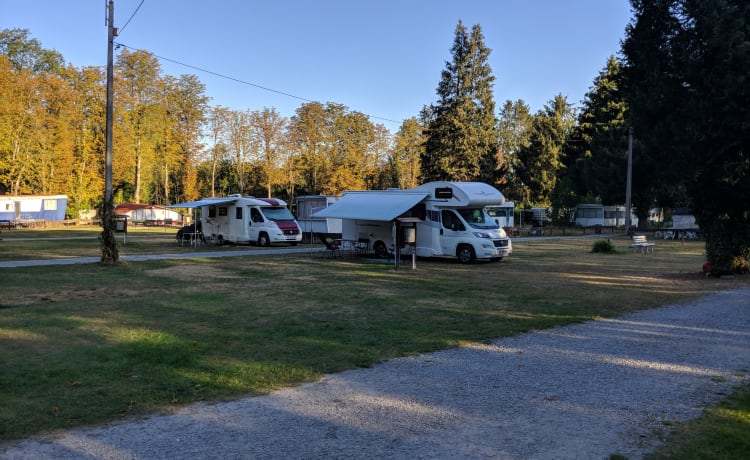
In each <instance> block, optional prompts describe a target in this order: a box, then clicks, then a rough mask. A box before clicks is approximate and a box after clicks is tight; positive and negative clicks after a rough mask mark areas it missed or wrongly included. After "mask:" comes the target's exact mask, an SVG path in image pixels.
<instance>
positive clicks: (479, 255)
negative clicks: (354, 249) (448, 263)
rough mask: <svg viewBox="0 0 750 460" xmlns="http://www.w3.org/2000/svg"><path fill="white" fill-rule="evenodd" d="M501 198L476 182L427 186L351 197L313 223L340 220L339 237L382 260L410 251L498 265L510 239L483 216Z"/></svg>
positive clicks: (346, 196) (355, 193)
mask: <svg viewBox="0 0 750 460" xmlns="http://www.w3.org/2000/svg"><path fill="white" fill-rule="evenodd" d="M504 201H505V197H504V196H503V194H502V193H500V192H499V191H498V190H497V189H495V188H494V187H492V186H490V185H488V184H484V183H481V182H429V183H427V184H424V185H420V186H418V187H415V188H412V189H408V190H385V191H352V192H347V193H345V194H344V195H343V196H342V197H341V199H340V200H338V201H337V202H336V203H334V204H332V205H330V206H329V207H328V208H326V209H324V210H322V211H319V212H318V213H316V214H315V217H325V218H340V219H342V237H343V239H344V240H349V241H352V242H354V243H357V244H360V245H366V247H367V249H368V250H370V251H372V252H374V253H375V254H376V255H378V256H381V257H384V256H387V255H389V254H391V253H394V252H397V248H400V247H401V246H404V245H408V246H412V247H414V250H415V251H416V255H417V256H420V257H456V258H458V260H459V261H460V262H461V263H471V262H473V261H474V260H476V259H488V260H500V259H502V258H503V257H506V256H508V255H510V254H511V253H512V252H513V247H512V245H511V241H510V238H508V236H507V235H506V233H505V231H504V230H503V229H502V227H501V226H500V225H498V223H497V222H496V221H495V219H493V218H492V217H490V216H489V215H488V214H487V212H486V211H485V207H486V206H493V205H501V204H503V202H504Z"/></svg>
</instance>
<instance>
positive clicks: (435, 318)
mask: <svg viewBox="0 0 750 460" xmlns="http://www.w3.org/2000/svg"><path fill="white" fill-rule="evenodd" d="M79 232H80V233H78V232H75V233H66V234H67V235H68V236H70V235H72V234H75V235H77V236H79V238H75V239H72V238H71V239H59V238H57V239H49V240H46V239H35V240H33V241H32V240H29V241H21V240H18V241H11V239H10V238H5V239H4V240H3V241H0V260H13V259H14V257H17V258H40V257H45V258H57V257H71V256H73V255H84V254H85V255H96V254H97V251H98V250H99V247H98V244H99V242H98V240H97V239H96V235H95V232H87V231H80V230H79ZM37 235H41V233H38V234H37ZM55 235H57V234H55ZM3 236H4V237H5V236H6V235H3ZM598 236H599V237H601V235H598ZM173 238H174V236H173V235H170V234H169V233H165V232H164V230H156V231H154V230H151V231H149V232H143V233H142V234H140V235H133V237H132V238H129V239H128V241H127V243H126V244H124V245H122V246H121V251H122V253H124V254H128V253H134V252H138V253H159V252H165V248H167V249H169V251H193V252H195V256H196V258H192V259H180V260H156V261H148V262H123V263H120V264H119V265H118V266H114V267H104V266H100V265H98V264H79V265H68V266H41V267H27V268H13V269H7V268H4V269H0V270H2V277H1V281H0V285H2V290H3V297H2V300H0V312H2V315H1V316H0V340H2V343H3V347H2V348H0V362H1V363H2V368H3V369H2V373H0V381H1V384H0V388H1V389H2V390H1V391H2V397H0V427H2V428H0V430H1V431H0V439H1V440H11V439H18V438H23V437H26V436H29V435H33V434H35V433H39V432H47V431H49V430H55V429H65V428H70V427H75V426H82V425H89V424H95V423H100V422H106V421H112V420H118V419H123V418H127V417H137V416H142V415H146V414H149V413H153V412H158V411H169V410H170V409H172V408H174V407H178V406H181V405H184V404H190V403H193V402H196V401H219V400H227V399H234V398H239V397H243V396H247V395H258V394H264V393H267V392H270V391H273V390H275V389H278V388H282V387H285V386H289V385H297V384H301V383H303V382H309V381H314V380H316V379H318V378H320V377H321V376H322V375H323V374H325V373H331V372H338V371H342V370H345V369H351V368H356V367H367V366H371V365H373V364H374V363H377V362H379V361H382V360H387V359H390V358H394V357H398V356H405V355H410V354H414V353H420V352H428V351H431V350H437V349H441V348H446V347H454V346H459V345H461V344H463V343H469V342H486V341H489V340H491V339H494V338H498V337H505V336H510V335H514V334H519V333H522V332H524V331H529V330H534V329H542V328H548V327H552V326H557V325H564V324H569V323H574V322H581V321H586V320H590V319H593V318H598V317H612V316H618V315H622V314H625V313H628V312H630V311H635V310H640V309H647V308H653V307H657V306H660V305H664V304H668V303H672V302H678V301H682V300H686V299H689V298H692V297H695V296H700V295H704V294H708V293H711V292H715V291H717V290H724V289H731V288H734V287H739V286H745V285H747V284H748V283H749V282H750V278H748V277H746V276H736V277H724V278H718V279H717V278H706V277H705V276H704V275H703V274H702V273H701V264H702V263H703V261H704V248H703V243H702V242H697V241H658V242H657V243H656V248H655V253H654V254H647V255H646V254H640V253H639V254H634V253H633V252H632V251H631V249H630V246H629V244H630V239H629V238H625V237H615V236H612V237H610V238H609V240H610V243H611V244H612V246H613V247H614V248H615V252H614V253H601V252H592V247H593V246H594V245H595V243H596V241H597V239H596V238H547V239H541V240H535V241H517V242H514V255H513V256H511V257H509V258H506V259H504V260H503V261H500V262H496V263H477V264H473V265H461V264H458V263H457V262H455V261H452V260H451V261H448V260H446V261H443V260H419V261H418V264H417V269H416V270H412V269H411V266H410V265H409V266H408V267H404V266H402V268H401V269H400V270H395V269H394V268H393V265H392V264H388V263H384V262H373V261H371V260H360V259H355V258H349V257H345V258H343V259H330V258H326V257H322V255H323V254H324V253H321V252H320V248H319V247H318V246H302V247H309V248H310V251H309V252H308V251H306V252H303V253H301V254H287V255H263V256H242V257H232V258H201V257H200V251H201V250H203V249H202V248H200V247H199V248H186V247H181V246H179V245H176V244H175V242H174V239H173ZM237 248H240V249H248V247H247V246H241V247H234V248H233V247H228V248H225V250H226V251H233V250H237ZM30 287H33V288H30ZM749 410H750V409H748V401H747V399H746V398H745V400H744V408H743V409H741V411H744V412H742V413H744V417H746V418H747V417H748V411H749Z"/></svg>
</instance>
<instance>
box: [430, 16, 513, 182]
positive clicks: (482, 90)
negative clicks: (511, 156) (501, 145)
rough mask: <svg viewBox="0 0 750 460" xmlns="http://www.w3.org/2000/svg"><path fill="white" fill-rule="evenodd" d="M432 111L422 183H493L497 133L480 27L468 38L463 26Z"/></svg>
mask: <svg viewBox="0 0 750 460" xmlns="http://www.w3.org/2000/svg"><path fill="white" fill-rule="evenodd" d="M451 54H452V56H453V59H452V61H451V62H446V68H445V70H443V72H442V76H441V80H440V83H439V85H438V88H437V94H438V97H439V100H438V102H437V104H435V105H433V106H432V107H431V108H430V110H425V111H424V113H426V114H429V115H428V116H429V118H428V119H427V120H426V121H427V123H426V124H427V130H426V137H427V139H426V143H425V151H424V152H423V154H422V171H421V174H422V181H424V182H428V181H433V180H455V181H475V180H478V181H483V182H489V183H494V182H495V176H496V171H495V168H496V165H497V151H498V131H497V120H496V118H495V102H494V98H493V82H494V80H495V77H493V76H492V69H491V68H490V66H489V64H488V63H487V61H488V59H489V55H490V49H489V48H487V47H486V46H485V44H484V36H483V35H482V30H481V28H480V26H479V25H475V26H473V27H472V30H471V33H470V34H469V33H467V30H466V27H465V26H464V25H463V23H462V22H461V21H459V22H458V26H457V27H456V36H455V40H454V42H453V47H452V48H451Z"/></svg>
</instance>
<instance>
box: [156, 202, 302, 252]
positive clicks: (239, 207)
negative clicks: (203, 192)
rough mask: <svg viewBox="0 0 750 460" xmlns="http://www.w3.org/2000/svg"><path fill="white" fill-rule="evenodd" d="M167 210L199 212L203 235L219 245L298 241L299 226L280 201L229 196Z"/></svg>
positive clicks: (261, 244)
mask: <svg viewBox="0 0 750 460" xmlns="http://www.w3.org/2000/svg"><path fill="white" fill-rule="evenodd" d="M170 207H171V208H193V209H196V208H197V209H200V218H199V222H200V225H201V232H202V233H203V236H204V237H206V238H208V239H211V240H214V241H216V242H218V243H219V244H221V243H225V242H226V243H256V244H258V245H259V246H268V245H270V244H271V243H290V244H292V245H296V244H297V243H299V242H300V241H302V231H301V230H300V228H299V224H297V221H296V220H295V219H294V216H293V215H292V213H291V212H290V211H289V209H287V207H286V202H284V201H282V200H278V199H274V198H255V197H251V196H241V195H230V196H229V197H226V198H205V199H202V200H199V201H193V202H190V203H180V204H174V205H172V206H170Z"/></svg>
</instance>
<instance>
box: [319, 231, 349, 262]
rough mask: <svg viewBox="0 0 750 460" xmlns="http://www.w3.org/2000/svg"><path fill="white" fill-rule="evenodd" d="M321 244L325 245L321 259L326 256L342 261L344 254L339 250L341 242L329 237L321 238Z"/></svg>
mask: <svg viewBox="0 0 750 460" xmlns="http://www.w3.org/2000/svg"><path fill="white" fill-rule="evenodd" d="M321 240H322V241H323V244H325V245H326V250H325V252H324V253H323V257H325V256H326V255H328V256H329V257H330V258H332V259H342V258H343V257H344V253H343V251H342V248H341V240H335V239H333V238H331V237H330V236H324V237H322V238H321Z"/></svg>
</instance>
